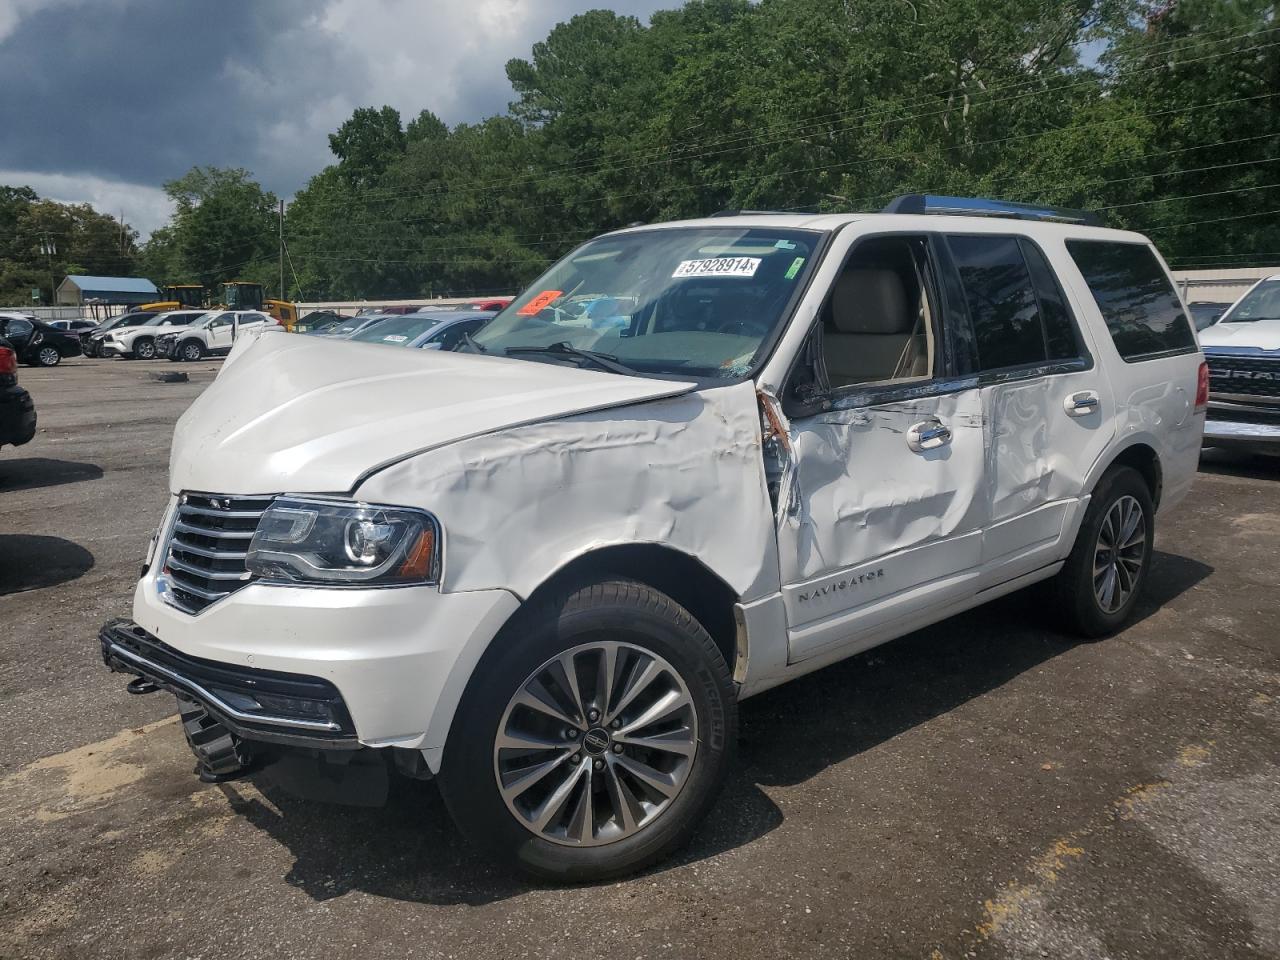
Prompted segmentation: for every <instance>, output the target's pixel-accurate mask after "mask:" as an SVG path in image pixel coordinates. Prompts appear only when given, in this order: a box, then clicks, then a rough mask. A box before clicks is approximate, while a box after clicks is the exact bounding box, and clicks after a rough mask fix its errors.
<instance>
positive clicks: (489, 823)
mask: <svg viewBox="0 0 1280 960" xmlns="http://www.w3.org/2000/svg"><path fill="white" fill-rule="evenodd" d="M564 664H570V665H571V666H572V672H573V675H574V680H573V681H572V682H570V681H569V679H568V677H569V673H568V671H567V670H566V669H565V667H564ZM609 664H611V665H612V669H609V667H608V665H609ZM606 675H607V676H610V677H612V680H611V682H609V683H608V684H605V683H604V682H603V681H602V680H601V679H600V678H602V677H604V676H606ZM548 684H550V685H548ZM530 690H539V691H542V692H543V693H544V694H547V695H550V696H551V698H552V699H553V700H554V701H555V702H556V703H557V704H558V705H559V713H557V711H556V708H554V707H553V708H551V709H546V708H545V703H546V701H545V699H543V703H544V707H543V708H531V707H529V706H528V704H529V702H530V701H529V691H530ZM655 712H656V713H657V716H652V714H653V713H655ZM530 738H532V741H531V740H530ZM736 739H737V705H736V702H735V698H734V688H733V682H732V678H731V677H730V675H729V670H728V668H727V667H726V665H725V662H724V658H723V657H722V656H721V654H720V651H719V649H718V648H717V647H716V645H715V643H714V641H712V639H711V637H710V636H709V635H708V634H707V631H706V630H705V629H703V627H702V626H701V625H700V624H699V623H698V622H697V621H696V620H694V619H693V617H691V616H690V615H689V613H688V612H687V611H686V610H684V608H683V607H681V606H680V605H679V604H677V603H676V602H675V601H674V600H672V599H671V598H670V597H667V596H666V595H664V594H662V593H659V592H658V591H656V590H654V589H652V588H650V587H648V586H646V585H644V584H641V583H636V582H634V581H629V580H610V581H606V582H602V583H595V584H591V585H588V586H583V587H581V588H578V589H570V590H566V591H565V592H562V593H560V594H559V595H557V596H554V597H551V598H549V599H548V600H546V601H544V602H541V603H539V604H538V605H537V606H535V607H532V608H530V609H527V610H524V611H522V612H521V613H519V614H517V616H516V617H515V618H514V619H513V621H512V622H511V623H510V624H508V625H507V627H505V628H504V630H503V632H502V633H501V634H500V635H499V637H498V638H497V639H496V640H495V641H494V643H493V646H492V647H491V648H490V650H489V652H488V653H486V654H485V656H484V658H483V659H482V660H481V662H480V663H479V665H478V666H477V667H476V670H475V672H474V674H473V675H472V678H471V682H470V683H469V684H468V687H467V691H466V693H465V695H464V696H463V699H462V703H461V704H460V706H459V708H458V712H457V715H456V716H455V717H454V720H453V724H452V726H451V732H450V734H449V741H448V744H447V745H446V747H445V752H444V760H443V768H442V770H441V773H440V790H441V793H442V794H443V796H444V800H445V803H446V805H447V806H448V808H449V812H450V813H451V814H452V816H453V818H454V820H455V822H456V823H457V824H458V827H459V828H460V829H461V831H462V832H463V834H464V835H466V836H467V837H468V838H469V839H470V840H471V841H472V842H473V843H475V844H477V845H480V846H483V847H485V848H487V849H488V850H489V851H490V852H491V853H492V854H494V855H495V856H497V857H498V858H500V859H502V860H504V861H507V862H509V863H511V864H512V865H513V866H515V867H516V868H517V869H519V870H521V871H522V872H524V873H526V874H529V875H530V876H533V877H537V878H539V879H544V880H556V881H560V882H586V881H598V880H605V879H608V878H610V877H617V876H621V875H624V874H628V873H633V872H635V871H637V870H640V869H642V868H643V867H645V866H647V865H648V864H650V863H653V862H654V861H656V860H659V859H661V858H663V857H666V856H667V855H669V854H670V853H671V852H672V851H674V850H675V849H677V848H678V847H680V846H682V845H683V844H684V843H686V842H687V841H688V840H689V838H690V837H691V836H692V835H693V832H694V830H695V829H696V828H697V826H698V824H699V822H700V821H701V820H702V819H703V817H704V816H706V814H707V812H708V811H709V810H710V808H711V805H712V804H713V803H714V801H715V798H716V795H717V794H718V793H719V790H720V788H721V786H722V785H723V782H724V780H725V778H726V776H727V773H728V769H729V765H730V762H731V758H732V752H733V748H734V745H735V742H736ZM526 742H536V743H537V745H536V746H512V745H511V744H513V743H520V744H524V743H526ZM544 764H547V765H548V766H547V768H546V770H545V771H544V772H540V773H537V775H535V776H532V777H531V778H528V779H526V776H525V774H526V772H527V771H529V772H531V771H535V770H538V769H539V768H542V767H543V765H544ZM655 775H657V776H656V777H655ZM642 778H648V779H642ZM500 784H501V785H500ZM504 789H505V796H504ZM557 795H559V796H560V799H559V800H557V799H556V797H557ZM544 818H545V819H544ZM540 820H541V821H543V822H541V823H540V822H539V821H540Z"/></svg>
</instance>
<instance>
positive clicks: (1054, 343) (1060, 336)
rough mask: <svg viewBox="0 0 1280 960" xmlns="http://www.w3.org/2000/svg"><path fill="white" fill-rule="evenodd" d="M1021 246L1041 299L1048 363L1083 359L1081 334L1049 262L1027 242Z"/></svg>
mask: <svg viewBox="0 0 1280 960" xmlns="http://www.w3.org/2000/svg"><path fill="white" fill-rule="evenodd" d="M1018 245H1019V246H1020V247H1022V255H1023V256H1024V257H1025V258H1026V260H1027V267H1028V268H1029V269H1030V270H1031V280H1032V282H1033V283H1034V284H1035V286H1036V296H1037V297H1038V298H1039V299H1040V317H1041V319H1042V320H1043V321H1044V342H1045V346H1046V347H1047V348H1048V351H1049V359H1050V360H1074V359H1076V358H1077V357H1082V356H1084V344H1083V343H1081V341H1080V332H1079V329H1078V328H1077V326H1076V321H1075V318H1074V317H1073V316H1072V315H1071V308H1070V307H1069V306H1067V298H1066V297H1065V296H1064V295H1063V293H1062V288H1061V287H1060V286H1058V279H1057V278H1056V277H1055V276H1054V275H1053V269H1052V268H1051V267H1050V266H1049V261H1048V260H1046V259H1045V258H1044V254H1043V253H1041V252H1040V248H1039V247H1037V246H1036V245H1035V244H1034V243H1031V242H1030V241H1028V240H1026V239H1022V240H1019V241H1018Z"/></svg>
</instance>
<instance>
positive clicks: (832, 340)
mask: <svg viewBox="0 0 1280 960" xmlns="http://www.w3.org/2000/svg"><path fill="white" fill-rule="evenodd" d="M914 299H916V303H912V298H910V297H909V296H908V293H907V290H906V289H905V288H904V285H903V282H902V277H901V275H900V274H899V273H898V271H897V270H893V269H890V268H888V267H872V266H868V267H859V266H850V267H848V268H847V269H846V270H845V271H844V273H843V274H841V276H840V279H839V280H837V281H836V285H835V289H834V290H833V291H832V294H831V302H830V307H829V310H828V314H827V317H826V318H825V325H824V328H823V331H822V342H823V353H824V355H825V357H826V361H827V374H828V376H829V377H830V379H831V385H832V386H833V387H842V386H847V385H849V384H852V383H872V382H875V381H877V380H889V379H894V378H903V377H920V376H926V375H927V374H928V362H927V356H926V355H927V350H921V349H918V344H915V343H913V334H914V333H915V332H916V328H917V325H918V320H919V318H920V314H919V306H918V297H917V298H914ZM921 339H923V338H921Z"/></svg>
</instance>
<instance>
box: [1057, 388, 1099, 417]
mask: <svg viewBox="0 0 1280 960" xmlns="http://www.w3.org/2000/svg"><path fill="white" fill-rule="evenodd" d="M1100 403H1101V401H1100V400H1099V399H1098V393H1097V391H1096V390H1081V391H1080V392H1079V393H1073V394H1070V395H1068V396H1067V397H1066V399H1064V400H1063V401H1062V408H1063V409H1064V410H1066V411H1067V415H1068V416H1071V417H1086V416H1088V415H1089V414H1091V413H1097V411H1098V407H1099V405H1100Z"/></svg>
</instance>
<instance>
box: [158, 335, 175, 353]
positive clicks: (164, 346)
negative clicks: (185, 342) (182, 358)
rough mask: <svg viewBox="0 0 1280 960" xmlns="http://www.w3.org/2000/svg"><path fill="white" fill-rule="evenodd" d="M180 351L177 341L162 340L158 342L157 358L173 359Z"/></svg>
mask: <svg viewBox="0 0 1280 960" xmlns="http://www.w3.org/2000/svg"><path fill="white" fill-rule="evenodd" d="M177 349H178V341H177V340H168V339H160V338H157V340H156V356H157V357H172V356H174V354H175V352H176V351H177Z"/></svg>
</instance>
